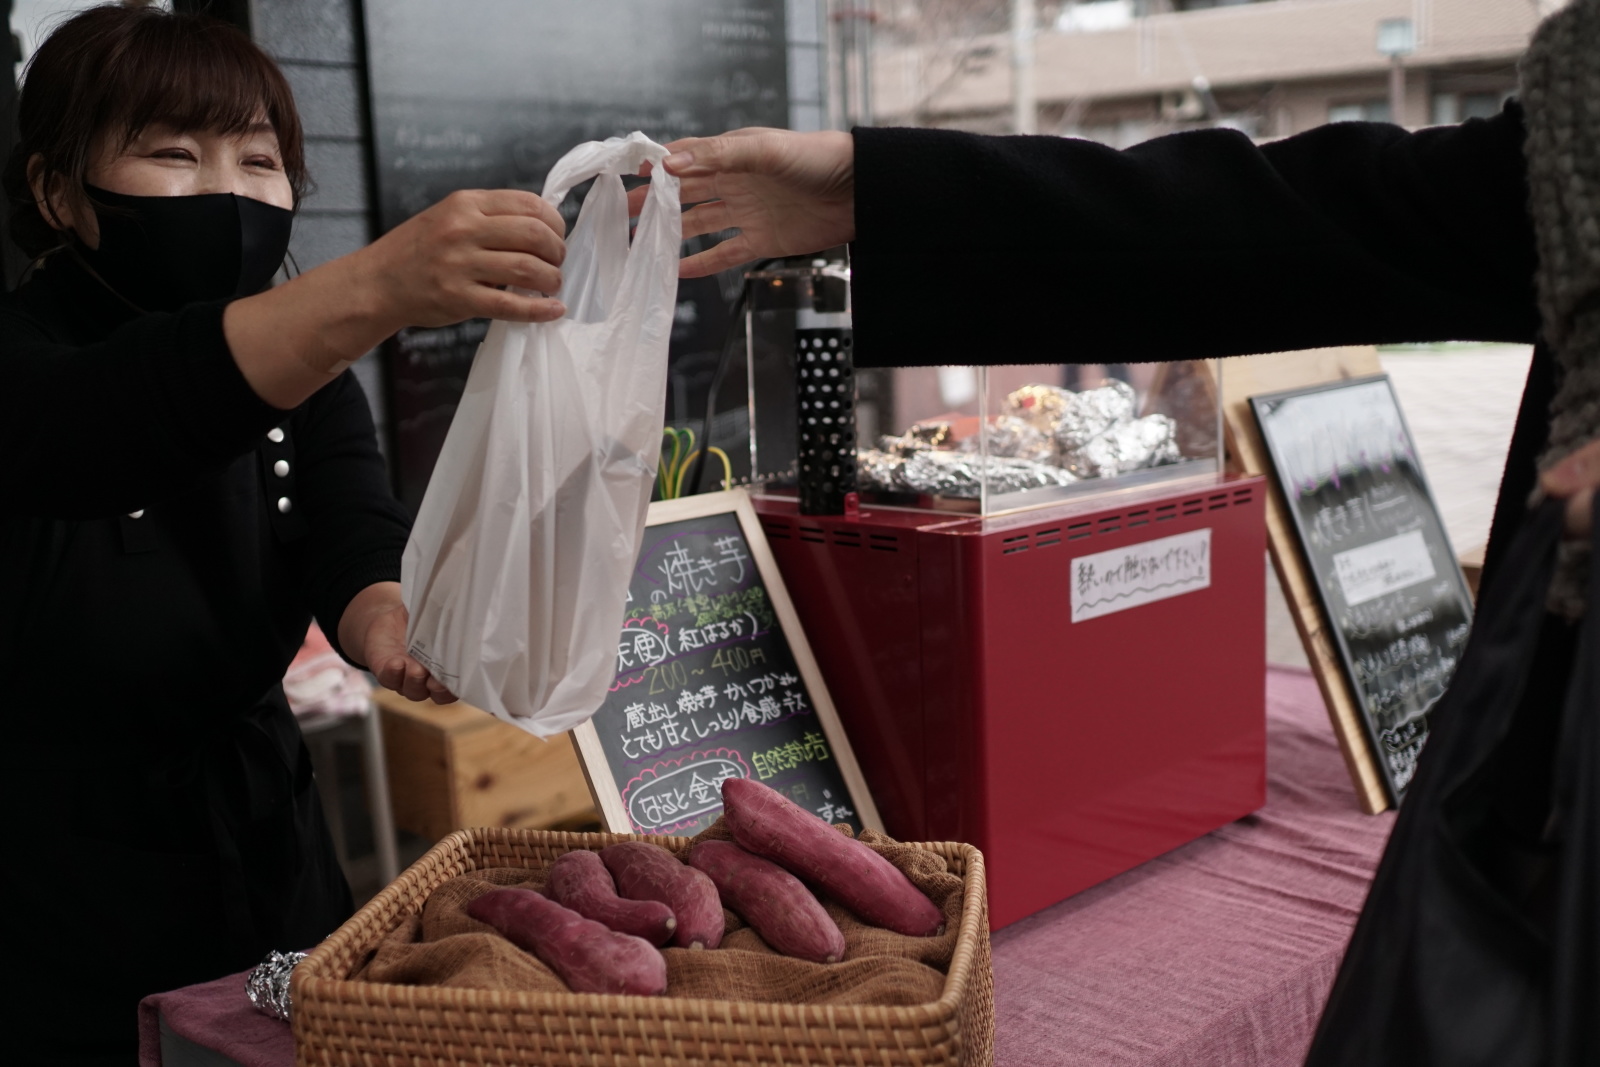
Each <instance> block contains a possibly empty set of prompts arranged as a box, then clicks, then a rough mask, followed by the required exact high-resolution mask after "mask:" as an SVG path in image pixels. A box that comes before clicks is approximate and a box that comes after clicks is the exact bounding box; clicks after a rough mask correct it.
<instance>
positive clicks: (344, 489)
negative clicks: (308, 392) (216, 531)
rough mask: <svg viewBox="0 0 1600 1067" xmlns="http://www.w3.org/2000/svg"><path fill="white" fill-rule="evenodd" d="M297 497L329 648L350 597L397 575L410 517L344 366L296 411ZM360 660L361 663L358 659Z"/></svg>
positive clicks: (311, 584) (310, 578)
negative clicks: (397, 497)
mask: <svg viewBox="0 0 1600 1067" xmlns="http://www.w3.org/2000/svg"><path fill="white" fill-rule="evenodd" d="M291 432H293V433H294V434H295V435H296V442H295V457H296V462H297V463H298V464H299V466H300V469H299V472H298V474H297V476H296V483H295V485H296V491H297V493H298V495H299V498H300V500H299V503H300V505H301V506H302V507H303V508H304V514H305V517H306V522H307V523H308V525H309V526H310V528H311V529H310V534H309V536H308V537H307V547H306V555H305V566H306V571H305V580H306V585H307V591H308V593H309V595H310V600H311V607H312V610H313V611H314V612H315V613H316V616H317V622H318V623H319V624H321V626H322V632H323V633H324V634H326V635H327V638H328V640H329V641H330V642H332V643H333V647H334V648H335V649H337V650H339V652H340V654H341V655H343V654H344V651H343V649H342V648H340V646H339V620H340V619H341V618H342V617H343V616H344V609H345V607H346V606H348V605H349V603H350V601H351V599H352V598H353V597H354V596H355V595H356V594H357V593H359V592H361V590H363V589H365V588H366V587H367V586H369V585H372V584H374V583H376V582H398V581H399V580H400V556H401V554H402V553H403V552H404V551H405V547H406V539H407V537H408V536H409V535H410V532H411V519H410V516H409V515H408V514H407V512H406V510H405V508H404V507H402V506H401V505H400V503H399V502H398V501H397V500H395V498H394V495H393V494H392V493H391V492H390V489H389V480H388V475H387V473H386V470H385V467H384V463H383V456H382V455H381V454H379V452H378V442H377V434H376V432H375V431H374V429H373V424H372V412H371V409H370V408H369V407H368V406H367V398H366V395H365V394H364V393H363V392H362V390H361V383H360V382H358V381H357V380H356V377H355V375H354V374H351V373H350V372H349V371H345V372H344V374H342V375H340V376H339V378H338V379H337V380H336V381H334V382H333V383H332V384H330V385H328V386H326V387H325V388H323V389H322V390H321V391H320V392H318V393H317V394H316V396H314V397H313V398H312V399H311V400H310V401H308V402H307V403H306V406H305V408H304V409H303V412H302V414H301V415H300V416H299V417H297V418H296V420H295V422H294V425H293V428H292V431H291ZM362 666H365V665H364V664H363V665H362Z"/></svg>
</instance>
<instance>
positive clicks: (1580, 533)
mask: <svg viewBox="0 0 1600 1067" xmlns="http://www.w3.org/2000/svg"><path fill="white" fill-rule="evenodd" d="M1539 487H1540V488H1541V489H1543V490H1544V491H1545V492H1546V493H1548V494H1549V495H1551V496H1553V497H1555V498H1556V499H1558V500H1565V501H1566V502H1567V523H1566V527H1567V529H1566V533H1567V539H1568V540H1572V541H1577V540H1584V539H1587V538H1588V537H1589V535H1590V533H1591V527H1592V526H1593V522H1594V491H1595V490H1596V489H1597V488H1600V441H1590V442H1589V443H1588V444H1586V445H1584V446H1583V447H1582V448H1580V449H1578V450H1577V451H1576V452H1573V453H1572V454H1571V455H1569V456H1567V457H1566V458H1565V459H1563V460H1562V461H1561V462H1560V463H1557V464H1556V465H1555V466H1554V467H1551V468H1550V469H1549V470H1547V471H1545V472H1544V473H1543V474H1541V475H1540V476H1539Z"/></svg>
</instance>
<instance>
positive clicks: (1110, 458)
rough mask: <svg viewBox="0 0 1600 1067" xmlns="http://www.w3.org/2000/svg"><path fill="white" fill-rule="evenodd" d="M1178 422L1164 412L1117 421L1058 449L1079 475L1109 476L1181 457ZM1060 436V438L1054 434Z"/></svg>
mask: <svg viewBox="0 0 1600 1067" xmlns="http://www.w3.org/2000/svg"><path fill="white" fill-rule="evenodd" d="M1177 433H1178V424H1177V423H1176V422H1174V421H1173V420H1172V419H1171V418H1170V417H1168V416H1166V415H1146V416H1145V417H1144V418H1142V419H1133V420H1132V421H1129V422H1123V423H1119V424H1117V425H1115V426H1112V427H1110V428H1109V429H1107V430H1105V431H1103V432H1101V433H1100V434H1097V435H1096V436H1094V437H1091V438H1090V439H1089V440H1087V441H1085V442H1084V443H1083V444H1082V445H1080V446H1078V447H1076V448H1071V449H1069V448H1063V449H1062V450H1061V465H1062V466H1063V467H1065V468H1066V469H1067V470H1069V471H1071V472H1072V473H1074V474H1076V475H1077V476H1078V477H1080V478H1112V477H1115V476H1116V475H1118V474H1126V473H1127V472H1128V471H1134V470H1143V469H1144V468H1146V467H1159V466H1161V465H1162V464H1164V463H1176V462H1177V461H1178V460H1180V459H1182V458H1183V456H1182V454H1181V453H1180V452H1179V451H1178V441H1177ZM1057 440H1059V438H1057Z"/></svg>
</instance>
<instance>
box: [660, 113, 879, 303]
mask: <svg viewBox="0 0 1600 1067" xmlns="http://www.w3.org/2000/svg"><path fill="white" fill-rule="evenodd" d="M667 148H668V150H670V151H671V153H672V154H671V155H669V156H668V157H667V158H666V160H665V166H666V168H667V171H668V172H669V173H671V174H673V175H675V176H677V178H678V179H679V181H680V183H681V190H682V191H681V194H680V195H681V199H682V201H683V202H684V203H685V204H696V205H698V206H696V207H693V208H691V209H690V210H688V211H686V212H684V215H683V236H684V237H685V238H688V237H698V236H700V235H702V234H707V233H716V232H717V231H718V230H732V229H737V230H738V231H739V234H738V236H736V237H731V238H729V239H728V240H726V241H723V242H722V243H721V244H719V245H717V246H716V247H715V248H711V249H707V250H706V251H704V252H701V253H699V254H698V255H693V256H690V257H688V258H687V259H685V260H683V262H682V263H681V264H679V267H678V273H679V275H680V276H681V277H684V278H703V277H705V276H706V275H708V274H715V273H716V272H717V271H720V270H726V269H727V268H729V267H736V266H738V265H740V264H741V263H749V262H750V261H752V260H757V259H768V258H770V257H773V256H797V255H804V254H805V253H808V252H818V251H821V250H822V249H825V248H832V247H834V246H835V245H842V244H847V243H848V242H850V241H853V240H855V236H856V205H855V191H856V186H855V155H856V153H855V141H854V139H853V138H851V136H850V135H849V134H848V133H839V132H834V131H824V132H821V133H793V132H791V131H789V130H768V129H759V128H751V129H744V130H734V131H733V132H732V133H725V134H722V135H721V136H718V137H688V138H685V139H683V140H681V141H674V142H672V143H671V144H669V145H667ZM646 192H647V190H645V189H636V190H634V191H633V195H632V197H631V199H630V201H629V203H630V206H631V207H632V208H633V210H634V212H635V213H637V212H638V210H639V208H640V206H641V205H642V204H643V203H644V198H645V194H646Z"/></svg>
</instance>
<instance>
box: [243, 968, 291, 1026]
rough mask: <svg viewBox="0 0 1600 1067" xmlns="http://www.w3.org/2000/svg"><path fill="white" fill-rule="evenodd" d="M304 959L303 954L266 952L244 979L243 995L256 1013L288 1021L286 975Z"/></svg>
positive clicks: (287, 981)
mask: <svg viewBox="0 0 1600 1067" xmlns="http://www.w3.org/2000/svg"><path fill="white" fill-rule="evenodd" d="M305 958H306V954H305V953H304V952H277V951H273V952H269V953H267V958H266V959H264V960H262V961H261V962H260V963H258V964H256V968H255V970H253V971H251V972H250V977H249V978H247V979H245V983H244V995H245V996H247V997H249V998H250V1003H251V1004H254V1005H255V1008H256V1010H257V1011H259V1012H261V1013H262V1014H263V1015H270V1016H272V1017H273V1018H274V1019H282V1020H283V1021H284V1022H288V1021H289V1008H290V1004H289V976H290V975H291V974H293V973H294V965H295V964H297V963H299V962H300V961H301V960H303V959H305Z"/></svg>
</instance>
